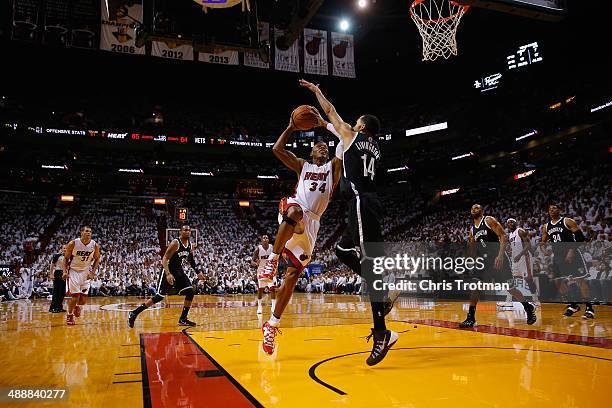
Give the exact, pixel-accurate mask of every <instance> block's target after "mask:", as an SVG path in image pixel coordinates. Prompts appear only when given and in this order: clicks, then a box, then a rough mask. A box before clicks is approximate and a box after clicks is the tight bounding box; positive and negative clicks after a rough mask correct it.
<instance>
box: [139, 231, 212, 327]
mask: <svg viewBox="0 0 612 408" xmlns="http://www.w3.org/2000/svg"><path fill="white" fill-rule="evenodd" d="M190 236H191V228H190V227H189V225H183V226H182V227H181V232H180V238H179V239H174V240H172V242H171V243H170V245H168V248H166V253H165V254H164V257H163V258H162V270H161V271H160V276H159V282H158V285H157V293H156V294H155V296H153V297H152V298H151V299H148V300H147V301H146V302H145V303H143V304H142V305H140V306H138V307H137V308H136V309H134V310H132V311H131V312H130V313H129V315H128V326H130V327H134V322H135V321H136V318H137V317H138V315H139V314H140V313H141V312H142V311H143V310H146V309H147V308H149V307H151V306H153V305H154V304H155V303H158V302H161V301H162V300H163V299H164V295H166V293H167V292H168V290H169V289H170V288H172V287H174V288H175V289H176V290H177V294H178V295H184V296H185V303H184V304H183V312H182V313H181V317H180V318H179V321H178V324H179V326H191V327H193V326H196V324H195V323H194V322H192V321H191V320H189V319H187V314H188V313H189V309H190V308H191V302H192V301H193V297H194V296H195V290H194V289H193V285H192V284H191V280H190V279H189V277H188V276H187V275H186V274H185V271H184V270H183V261H186V262H189V265H191V267H192V268H193V270H194V271H197V270H198V269H197V266H196V263H195V259H194V258H193V253H192V250H193V247H192V246H191V241H190V240H189V237H190ZM198 277H199V278H200V279H202V280H204V279H205V277H204V274H203V273H202V272H198Z"/></svg>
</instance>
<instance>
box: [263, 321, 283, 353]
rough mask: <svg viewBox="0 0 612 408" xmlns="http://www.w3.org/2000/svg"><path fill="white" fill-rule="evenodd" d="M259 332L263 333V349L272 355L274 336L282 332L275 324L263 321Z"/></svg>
mask: <svg viewBox="0 0 612 408" xmlns="http://www.w3.org/2000/svg"><path fill="white" fill-rule="evenodd" d="M261 332H262V333H263V338H264V340H263V345H262V348H263V351H264V353H266V354H268V355H272V353H274V338H275V337H276V335H277V334H282V333H281V331H280V329H279V328H278V327H276V326H272V325H271V324H270V323H268V322H265V323H264V325H263V326H262V327H261Z"/></svg>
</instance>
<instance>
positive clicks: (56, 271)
mask: <svg viewBox="0 0 612 408" xmlns="http://www.w3.org/2000/svg"><path fill="white" fill-rule="evenodd" d="M65 251H66V245H62V250H61V251H60V252H58V253H56V254H53V258H52V259H51V267H50V268H49V277H50V278H51V280H52V281H53V295H52V298H51V306H50V307H49V311H50V312H51V313H62V312H65V311H66V309H64V296H65V295H66V281H65V280H64V279H63V278H62V273H63V272H64V252H65Z"/></svg>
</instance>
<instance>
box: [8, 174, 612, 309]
mask: <svg viewBox="0 0 612 408" xmlns="http://www.w3.org/2000/svg"><path fill="white" fill-rule="evenodd" d="M608 174H609V166H608V165H597V166H593V167H592V168H590V170H588V171H587V170H585V169H584V168H583V167H582V166H581V165H580V164H577V165H574V166H565V167H564V168H563V171H561V170H560V169H559V168H555V167H550V168H547V169H539V170H538V171H537V172H536V173H535V174H534V175H532V176H531V177H527V178H525V179H523V180H520V181H518V182H513V183H508V184H503V185H500V186H499V188H498V189H497V190H495V191H494V192H491V191H489V190H488V189H485V190H486V191H483V190H482V189H480V190H479V189H478V188H477V187H474V188H472V189H466V190H465V191H464V192H463V193H458V195H457V197H456V198H454V197H449V199H448V200H445V201H444V200H440V201H439V202H437V204H434V205H429V206H428V205H425V204H424V202H423V201H422V200H420V199H414V200H410V201H408V200H404V201H401V200H397V199H392V198H387V199H385V207H386V208H387V211H386V214H385V218H384V221H383V225H384V231H385V240H386V241H398V242H402V241H403V242H406V241H424V242H427V241H435V242H465V241H466V240H467V235H468V230H469V226H470V222H471V219H470V214H469V205H467V206H466V205H464V204H465V202H466V200H462V199H461V194H463V195H465V196H466V197H468V198H469V199H470V200H472V201H474V202H478V203H480V204H482V205H483V206H484V209H485V214H486V215H491V216H494V217H495V218H497V219H498V220H499V221H500V222H502V225H505V221H506V220H507V219H508V218H509V217H513V218H516V219H517V220H518V223H519V226H520V227H522V228H524V229H525V230H526V231H527V232H528V233H529V236H530V238H531V240H532V243H533V244H534V246H535V244H536V243H538V242H539V241H540V239H541V226H542V225H543V224H544V223H545V222H546V221H547V220H548V215H547V213H546V204H547V203H548V202H549V201H550V200H551V199H554V200H556V201H558V202H559V203H560V204H561V205H562V208H563V212H562V213H563V215H567V216H571V217H573V218H574V219H575V220H576V221H577V223H578V225H579V226H580V227H581V229H582V230H583V232H584V233H585V236H586V237H587V241H589V242H588V243H586V244H585V247H584V249H585V250H584V252H585V258H586V260H587V262H588V268H589V273H590V278H591V279H593V280H601V281H603V280H610V281H612V272H611V269H612V263H611V261H612V260H611V258H610V248H611V247H612V225H611V223H610V220H611V218H612V207H611V205H610V203H611V202H612V192H611V190H610V188H609V187H610V185H609V184H608V183H609V180H608ZM190 200H191V201H186V202H185V203H184V205H185V206H187V207H189V208H190V209H191V210H190V224H191V225H192V228H193V229H194V230H197V235H198V237H197V247H196V250H195V259H196V263H197V264H198V265H199V269H200V270H201V271H202V272H204V275H205V276H206V280H204V281H198V282H197V283H196V287H197V289H198V293H209V294H232V293H253V292H255V291H256V289H257V285H256V271H255V269H254V268H252V267H251V266H250V265H249V262H250V259H251V256H252V253H253V250H254V249H255V247H256V246H257V245H258V244H259V242H260V237H261V234H263V233H265V234H268V235H269V236H270V238H271V239H272V240H273V238H274V236H275V233H276V231H277V228H278V221H277V218H276V217H277V208H278V207H277V201H262V200H260V201H255V200H254V201H253V205H252V206H251V207H250V208H242V207H239V206H238V205H237V200H234V199H230V198H225V197H222V195H219V196H217V197H215V196H213V195H208V196H206V197H200V198H197V199H196V198H192V199H190ZM15 203H19V204H20V205H15ZM457 203H462V204H461V205H458V204H457ZM0 206H1V209H2V212H1V213H0V217H2V218H1V219H2V225H3V229H4V232H3V234H2V236H1V237H0V243H1V244H2V246H1V251H0V259H1V261H2V262H1V263H0V264H10V265H12V267H13V270H15V271H16V273H14V274H13V275H11V276H4V277H2V280H1V281H0V291H1V293H0V296H3V298H4V299H5V300H10V299H13V298H19V297H23V296H28V297H29V296H34V297H36V296H46V294H47V293H48V292H49V288H50V287H51V286H52V282H51V281H50V280H49V278H48V276H49V270H48V269H49V263H50V260H51V257H52V255H53V254H54V253H56V252H57V251H59V249H60V247H61V245H62V244H65V243H67V242H69V241H70V240H71V239H74V238H76V237H78V232H79V227H80V226H82V225H84V224H88V225H90V226H91V227H92V229H93V239H94V240H96V241H97V242H99V243H100V245H101V248H102V261H101V264H100V268H99V272H98V276H97V277H96V279H94V280H93V281H92V289H91V294H92V295H99V296H115V295H150V294H152V293H154V291H155V289H156V286H157V278H158V277H159V270H160V258H161V257H160V253H161V252H160V251H161V248H162V246H163V245H164V240H165V239H166V230H165V229H166V227H173V228H178V227H179V224H178V222H175V221H172V220H171V219H172V217H171V214H168V212H167V211H165V210H159V209H157V210H153V209H151V207H150V205H149V206H147V205H145V204H143V202H142V201H138V200H137V199H127V198H125V197H123V198H93V197H92V198H83V199H81V200H80V201H79V202H78V203H74V205H73V206H72V207H71V209H70V210H69V211H68V210H67V209H66V208H64V209H61V210H58V209H57V208H59V207H58V206H54V205H53V203H52V202H51V201H49V200H46V199H45V198H44V197H41V196H33V195H31V194H18V193H9V192H5V193H2V200H1V201H0ZM344 211H345V208H344V206H343V205H342V204H341V203H339V202H332V204H331V205H330V207H329V208H328V211H327V212H326V213H325V214H324V216H323V218H322V221H321V229H320V234H319V238H318V243H317V247H316V250H315V254H314V255H313V263H315V264H321V265H322V270H323V273H322V274H320V275H313V274H309V275H307V276H304V277H302V278H301V279H300V280H299V282H298V287H297V289H296V290H298V291H305V292H322V293H358V292H359V287H360V283H361V282H360V278H359V277H357V276H355V275H353V274H352V273H350V272H349V271H348V270H347V269H346V267H344V266H343V265H342V264H340V263H339V262H338V259H337V258H336V255H335V253H334V243H335V242H336V241H337V240H338V239H339V237H340V234H341V232H342V228H343V224H344V222H343V220H344ZM173 234H176V230H174V232H172V231H171V232H170V233H169V236H168V237H169V238H173V237H175V235H173ZM195 239H196V237H195V231H194V236H193V237H192V240H193V241H194V242H195ZM534 258H535V265H534V270H535V272H536V274H542V275H547V276H549V277H550V276H551V274H552V269H551V267H550V264H551V253H550V250H549V249H547V248H546V247H541V248H538V249H537V251H536V253H535V257H534ZM22 265H23V266H22ZM187 269H188V274H190V276H191V277H192V279H194V281H195V276H196V271H192V270H190V269H189V268H187ZM24 270H27V271H28V272H27V274H23V271H24ZM28 279H31V280H32V281H33V285H31V286H32V287H31V291H28V290H25V291H24V288H26V289H27V285H25V284H24V282H25V281H26V280H28Z"/></svg>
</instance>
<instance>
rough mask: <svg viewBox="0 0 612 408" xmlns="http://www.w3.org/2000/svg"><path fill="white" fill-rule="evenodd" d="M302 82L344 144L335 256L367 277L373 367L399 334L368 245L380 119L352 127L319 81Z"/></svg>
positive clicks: (375, 234)
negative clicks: (343, 211)
mask: <svg viewBox="0 0 612 408" xmlns="http://www.w3.org/2000/svg"><path fill="white" fill-rule="evenodd" d="M300 85H301V86H303V87H305V88H307V89H308V90H310V91H311V92H313V93H314V94H315V95H316V97H317V100H318V101H319V104H320V105H321V107H322V108H323V110H324V111H325V114H326V115H327V118H328V119H329V120H330V122H331V123H330V124H328V125H327V128H328V129H329V130H330V131H332V133H336V134H337V135H338V136H339V138H340V142H339V146H340V145H342V149H343V150H342V156H343V157H342V165H343V175H342V179H341V180H340V191H341V193H342V195H343V196H344V197H345V199H346V200H347V206H348V224H347V227H346V230H345V231H344V234H343V235H342V238H341V239H340V242H339V243H338V245H337V246H336V255H337V256H338V259H340V260H341V261H342V262H343V263H344V264H346V265H347V266H348V267H350V268H351V269H352V270H353V271H354V272H355V273H357V274H359V275H361V276H362V277H363V278H364V279H365V280H366V284H367V287H368V293H369V295H370V305H371V307H372V319H373V321H374V328H373V329H372V334H371V335H370V336H368V341H369V339H370V338H372V337H373V338H374V344H373V345H372V352H371V353H370V356H369V357H368V358H367V360H366V364H367V365H370V366H372V365H375V364H378V363H380V362H381V361H382V360H383V359H384V358H385V356H386V355H387V352H388V351H389V349H390V348H391V347H393V345H394V344H395V342H396V341H397V339H398V335H397V333H395V332H393V331H391V330H387V327H386V325H385V314H386V310H385V309H386V306H387V305H386V302H387V301H388V294H387V293H386V291H383V290H380V289H379V290H377V289H376V288H375V286H376V285H375V282H376V281H381V280H382V276H381V275H376V274H374V271H373V259H374V258H375V257H376V256H377V255H379V254H378V253H376V254H375V253H374V249H373V248H372V245H367V244H374V243H378V244H379V245H380V243H382V228H381V215H382V210H383V208H382V205H381V203H380V200H379V199H378V194H377V193H376V169H377V168H378V167H379V165H380V160H381V156H380V148H379V146H378V142H377V140H376V135H377V134H378V132H379V131H380V121H379V120H378V118H377V117H376V116H373V115H362V116H360V117H359V119H357V123H356V124H355V125H354V126H351V125H349V124H348V123H346V122H344V121H343V120H342V118H341V117H340V115H338V112H336V108H334V106H333V105H332V104H331V103H330V102H329V101H328V100H327V99H326V98H325V96H324V95H323V93H322V92H321V90H320V89H319V87H318V85H315V84H312V83H310V82H307V81H304V80H300ZM333 130H335V132H334V131H333ZM337 154H338V153H336V155H337Z"/></svg>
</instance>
